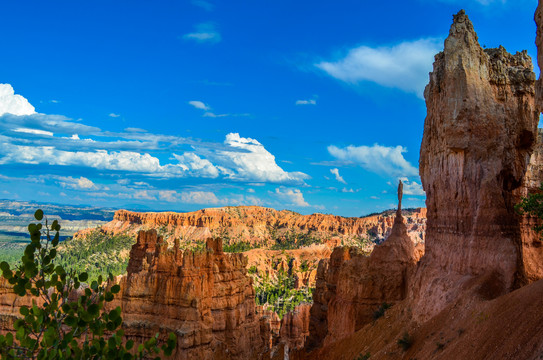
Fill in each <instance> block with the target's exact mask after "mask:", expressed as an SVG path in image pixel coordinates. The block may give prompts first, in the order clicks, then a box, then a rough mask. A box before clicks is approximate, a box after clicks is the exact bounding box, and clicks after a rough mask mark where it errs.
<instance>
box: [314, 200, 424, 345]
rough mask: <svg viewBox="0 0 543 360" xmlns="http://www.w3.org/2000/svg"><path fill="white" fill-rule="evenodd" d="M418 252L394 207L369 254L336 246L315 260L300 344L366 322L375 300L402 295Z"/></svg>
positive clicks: (331, 338)
mask: <svg viewBox="0 0 543 360" xmlns="http://www.w3.org/2000/svg"><path fill="white" fill-rule="evenodd" d="M421 255H422V251H421V250H420V249H417V248H416V247H415V245H414V244H413V242H412V241H411V239H410V238H409V236H408V234H407V228H406V226H405V224H404V222H403V217H402V215H401V212H400V210H398V212H397V215H396V219H395V221H394V226H393V228H392V233H391V234H390V236H389V237H388V238H387V239H386V240H385V241H384V242H383V243H382V244H380V245H378V246H376V247H375V248H374V249H373V252H372V253H371V255H369V256H366V255H364V254H360V253H359V251H358V249H356V248H349V247H343V248H336V249H335V250H334V252H333V253H332V256H331V257H330V259H329V260H328V259H325V260H321V262H320V263H319V269H318V273H317V286H316V289H315V293H314V296H313V300H314V304H313V306H312V308H311V311H310V313H311V317H310V324H309V330H310V334H309V337H308V339H307V341H306V348H307V349H309V350H311V349H314V348H316V347H319V346H322V345H328V344H331V343H333V342H335V341H337V340H339V339H342V338H344V337H346V336H348V335H351V334H353V333H354V332H355V331H357V330H359V329H361V328H362V327H363V326H364V325H366V324H368V323H370V322H372V321H373V320H374V314H375V312H376V311H377V310H378V309H379V307H380V306H382V305H383V304H388V305H393V304H395V303H397V302H399V301H401V300H403V299H405V298H406V296H407V293H408V284H409V281H410V278H411V277H412V276H413V274H414V270H415V267H416V264H417V261H418V260H419V259H420V257H421Z"/></svg>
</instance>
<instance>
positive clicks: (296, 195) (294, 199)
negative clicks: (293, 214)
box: [275, 187, 309, 207]
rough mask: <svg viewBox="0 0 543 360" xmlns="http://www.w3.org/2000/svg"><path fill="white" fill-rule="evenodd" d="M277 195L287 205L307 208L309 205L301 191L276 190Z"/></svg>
mask: <svg viewBox="0 0 543 360" xmlns="http://www.w3.org/2000/svg"><path fill="white" fill-rule="evenodd" d="M275 194H276V195H277V197H278V198H279V199H281V200H282V201H285V202H286V204H287V205H294V206H301V207H306V206H309V204H308V203H307V202H306V201H305V199H304V195H303V194H302V192H301V191H300V190H299V189H286V188H283V187H281V188H276V189H275Z"/></svg>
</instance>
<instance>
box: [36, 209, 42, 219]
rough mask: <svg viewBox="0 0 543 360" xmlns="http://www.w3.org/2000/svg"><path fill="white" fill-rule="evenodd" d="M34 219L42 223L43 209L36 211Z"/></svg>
mask: <svg viewBox="0 0 543 360" xmlns="http://www.w3.org/2000/svg"><path fill="white" fill-rule="evenodd" d="M34 217H35V218H36V220H38V221H41V219H43V211H42V210H41V209H38V210H36V212H35V213H34Z"/></svg>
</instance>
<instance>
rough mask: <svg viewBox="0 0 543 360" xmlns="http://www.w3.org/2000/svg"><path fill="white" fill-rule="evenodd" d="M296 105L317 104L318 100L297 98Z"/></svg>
mask: <svg viewBox="0 0 543 360" xmlns="http://www.w3.org/2000/svg"><path fill="white" fill-rule="evenodd" d="M296 105H317V100H315V99H311V100H296Z"/></svg>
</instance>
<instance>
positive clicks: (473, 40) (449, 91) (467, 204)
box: [415, 11, 539, 319]
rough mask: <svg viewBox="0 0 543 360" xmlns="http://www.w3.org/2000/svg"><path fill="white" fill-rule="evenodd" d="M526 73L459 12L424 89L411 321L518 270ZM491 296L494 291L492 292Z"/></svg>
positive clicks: (508, 280)
mask: <svg viewBox="0 0 543 360" xmlns="http://www.w3.org/2000/svg"><path fill="white" fill-rule="evenodd" d="M534 84H535V75H534V73H533V71H532V63H531V59H530V57H529V56H528V55H527V53H526V52H522V53H516V54H515V55H510V54H509V53H507V52H506V51H505V49H504V48H502V47H500V48H498V49H487V50H483V49H482V48H481V46H480V45H479V43H478V40H477V35H476V34H475V31H474V29H473V25H472V23H471V21H470V20H469V19H468V17H467V16H466V15H465V13H464V12H463V11H461V12H459V13H458V14H457V15H455V16H454V22H453V25H452V26H451V30H450V33H449V37H448V38H447V39H446V40H445V48H444V51H443V52H441V53H439V54H438V55H436V58H435V63H434V71H433V72H432V73H431V74H430V83H429V84H428V86H427V87H426V89H425V93H424V94H425V98H426V105H427V109H428V115H427V117H426V121H425V125H424V136H423V140H422V145H421V152H420V167H419V169H420V175H421V179H422V183H423V187H424V190H425V191H426V196H427V200H426V205H427V211H428V214H427V216H428V220H427V230H426V244H425V245H426V250H425V256H424V258H423V260H422V262H421V266H420V268H419V276H418V277H417V283H416V284H415V287H416V289H415V297H416V298H417V299H419V300H420V301H419V303H418V306H417V314H416V316H417V317H419V318H420V319H428V318H430V317H432V316H433V315H435V314H437V312H439V311H440V310H441V309H443V308H444V306H446V304H447V303H449V302H450V301H451V300H452V299H454V298H455V296H457V294H458V293H459V291H460V289H461V287H462V284H464V283H465V282H466V281H468V280H469V279H470V277H473V276H478V275H482V274H484V273H488V272H493V271H495V272H496V273H497V274H498V276H499V279H500V282H501V284H500V286H499V287H500V288H501V292H506V291H509V290H510V289H512V288H513V286H514V284H515V281H517V276H518V270H519V269H521V268H522V267H523V265H522V256H521V252H522V251H521V250H520V248H521V230H520V223H519V217H518V216H517V215H516V214H515V211H514V208H513V206H514V204H515V197H514V195H513V191H514V190H515V189H518V188H519V187H520V185H521V183H522V181H523V177H524V174H525V172H526V168H527V165H528V160H529V158H530V154H531V152H532V149H533V145H534V140H535V138H536V129H537V123H538V119H539V113H538V111H537V110H536V108H535V105H534V93H535V88H534ZM498 293H500V291H497V293H496V295H498Z"/></svg>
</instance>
